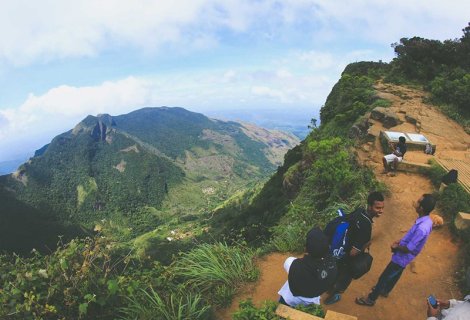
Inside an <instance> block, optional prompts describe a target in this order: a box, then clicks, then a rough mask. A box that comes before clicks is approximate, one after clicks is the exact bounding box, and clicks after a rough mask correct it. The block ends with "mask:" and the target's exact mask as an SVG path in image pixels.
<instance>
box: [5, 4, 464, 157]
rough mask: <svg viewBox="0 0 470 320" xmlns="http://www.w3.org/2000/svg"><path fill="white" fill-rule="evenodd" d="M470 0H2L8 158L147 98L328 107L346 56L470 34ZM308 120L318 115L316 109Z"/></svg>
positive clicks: (288, 108)
mask: <svg viewBox="0 0 470 320" xmlns="http://www.w3.org/2000/svg"><path fill="white" fill-rule="evenodd" d="M469 12H470V1H468V0H465V1H463V0H462V1H456V0H447V1H434V0H426V1H423V0H419V1H418V0H406V1H402V0H394V1H386V0H374V1H372V0H370V1H368V0H349V1H339V0H337V1H332V0H277V1H276V0H251V1H248V0H218V1H216V0H172V1H163V0H153V1H152V0H99V1H97V0H74V1H69V0H34V1H31V0H0V161H5V160H11V159H15V158H17V157H24V155H25V153H31V152H32V151H34V150H35V149H39V148H40V147H41V146H42V145H44V144H46V143H48V142H49V141H50V140H51V139H52V138H53V137H54V136H56V135H57V134H60V133H62V132H65V131H67V130H69V129H71V128H73V127H74V126H75V125H76V124H77V123H78V122H80V121H81V120H82V119H83V118H85V117H86V116H87V115H89V114H91V115H97V114H100V113H108V114H111V115H119V114H125V113H128V112H130V111H133V110H136V109H139V108H142V107H159V106H170V107H184V108H186V109H188V110H191V111H195V112H201V113H204V114H207V115H210V114H213V113H217V114H221V113H223V111H224V110H227V111H228V110H238V112H246V113H247V114H249V113H250V112H255V110H276V112H277V113H279V112H285V114H286V115H289V114H294V113H299V112H300V113H305V117H306V118H307V119H311V118H318V112H319V109H320V108H321V106H322V105H323V104H324V103H325V100H326V97H327V95H328V94H329V92H330V91H331V88H332V86H333V85H334V84H335V83H336V82H337V81H338V79H339V77H340V75H341V72H342V71H343V69H344V67H345V66H346V65H347V64H348V63H351V62H356V61H379V60H382V61H384V62H389V61H390V60H391V59H392V58H393V57H394V52H393V48H391V44H392V43H395V42H398V41H399V39H400V38H403V37H408V38H410V37H413V36H420V37H423V38H428V39H437V40H446V39H456V38H460V37H461V36H462V29H463V28H464V27H465V26H467V24H468V22H469V21H470V16H469V15H468V13H469ZM307 123H308V121H307Z"/></svg>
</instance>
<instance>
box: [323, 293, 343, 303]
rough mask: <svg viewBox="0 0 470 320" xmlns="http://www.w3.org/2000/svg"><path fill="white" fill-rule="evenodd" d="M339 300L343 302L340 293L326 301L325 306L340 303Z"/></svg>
mask: <svg viewBox="0 0 470 320" xmlns="http://www.w3.org/2000/svg"><path fill="white" fill-rule="evenodd" d="M339 300H341V295H340V294H339V293H335V294H334V295H332V296H329V297H328V298H327V299H326V300H325V304H333V303H336V302H338V301H339Z"/></svg>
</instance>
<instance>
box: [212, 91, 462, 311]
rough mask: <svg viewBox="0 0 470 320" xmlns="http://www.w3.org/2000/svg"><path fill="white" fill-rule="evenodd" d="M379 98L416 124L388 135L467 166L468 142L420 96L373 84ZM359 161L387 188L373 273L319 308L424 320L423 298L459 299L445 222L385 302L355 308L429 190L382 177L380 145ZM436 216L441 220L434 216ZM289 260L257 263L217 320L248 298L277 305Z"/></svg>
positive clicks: (420, 183)
mask: <svg viewBox="0 0 470 320" xmlns="http://www.w3.org/2000/svg"><path fill="white" fill-rule="evenodd" d="M377 89H378V91H379V95H380V96H382V97H384V98H386V99H388V100H391V101H392V106H391V107H390V109H391V110H393V111H394V112H396V113H397V114H398V115H399V116H400V117H402V118H403V120H404V119H405V118H404V117H405V114H406V115H408V116H412V117H414V118H415V119H417V120H418V125H413V124H411V123H408V122H406V121H404V123H403V124H401V125H398V126H396V127H394V128H392V129H390V130H393V131H401V132H411V133H413V132H420V133H421V134H424V135H425V136H426V137H427V138H428V139H429V140H431V141H432V142H433V143H435V144H436V145H437V151H436V154H435V155H434V156H435V157H443V158H444V157H450V158H454V159H462V160H465V161H469V162H470V136H469V135H468V134H466V133H465V132H464V130H463V129H462V128H461V127H460V126H459V125H458V124H456V123H455V122H453V121H451V120H449V119H448V118H447V117H445V116H444V115H442V114H441V113H440V112H438V111H437V110H435V109H434V108H432V107H430V106H428V105H425V104H424V103H423V102H422V98H423V93H422V92H421V91H418V90H413V89H409V88H405V87H399V86H392V85H383V84H378V85H377ZM383 129H384V128H383V127H382V125H381V123H379V122H376V123H374V125H373V126H372V127H371V129H370V132H372V133H375V134H376V135H377V136H378V133H379V132H380V130H383ZM358 154H359V159H360V160H361V161H362V162H363V163H365V164H367V165H368V166H370V167H371V168H373V170H374V171H375V173H376V175H377V178H378V179H379V180H381V181H383V182H384V183H385V184H387V185H388V186H389V188H390V191H391V194H390V196H389V197H387V198H386V199H385V212H384V214H383V215H382V216H381V217H380V218H378V219H376V220H375V223H374V227H373V232H372V246H371V254H372V255H373V257H374V262H373V265H372V269H371V270H370V272H369V273H368V274H366V275H365V276H364V277H363V278H361V279H360V280H357V281H353V283H352V284H351V285H350V287H349V288H348V290H347V291H346V292H345V293H344V294H343V295H342V300H341V301H340V302H338V303H336V304H334V305H332V306H324V307H325V309H332V310H334V311H337V312H342V313H346V314H350V315H354V316H357V317H358V318H359V319H360V320H381V319H383V320H395V319H396V320H398V319H400V320H403V319H424V318H425V315H426V304H425V297H426V296H427V295H429V294H430V293H433V294H435V295H436V296H438V297H443V298H461V293H460V292H459V290H458V288H457V286H456V284H455V278H454V276H455V273H456V271H457V270H458V268H459V266H458V243H455V242H454V241H453V237H452V235H451V234H450V232H449V229H448V226H447V224H448V223H449V221H446V225H444V227H441V228H438V229H435V230H433V232H432V233H431V236H430V238H429V240H428V242H427V244H426V246H425V248H424V249H423V251H422V252H421V254H420V255H419V256H418V257H417V259H416V260H415V263H414V268H410V267H408V268H406V270H405V271H404V273H403V275H402V277H401V279H400V280H399V282H398V283H397V285H396V287H395V288H394V290H393V291H392V292H391V294H390V296H389V297H388V298H379V300H377V303H376V305H375V306H374V307H372V308H370V307H363V306H358V305H356V304H355V303H354V299H355V297H358V296H362V295H365V294H367V293H368V292H369V291H370V288H371V287H372V286H373V285H375V283H376V281H377V279H378V277H379V276H380V274H381V272H382V271H383V269H384V268H385V266H386V265H387V264H388V262H389V261H390V258H391V252H390V244H391V243H392V242H393V241H394V240H398V239H400V238H401V237H402V236H403V235H404V233H405V232H406V231H407V230H408V229H409V228H410V227H411V226H412V225H413V223H414V221H415V219H416V218H417V215H416V213H415V211H414V209H413V207H412V201H413V200H417V199H418V198H419V197H420V196H421V195H422V194H423V193H432V192H433V191H434V190H433V187H432V185H431V183H430V182H429V181H428V179H427V178H425V177H423V176H420V175H417V174H411V173H403V172H400V173H398V175H397V176H395V177H390V176H387V175H382V174H380V172H381V171H382V164H381V158H382V156H383V153H382V150H381V147H380V143H379V142H378V140H377V139H376V141H375V142H373V143H368V144H364V145H363V146H362V147H361V148H360V149H359V150H358ZM429 157H431V156H427V155H425V154H424V153H421V152H417V151H409V152H408V153H407V154H406V159H407V160H408V161H412V162H423V163H425V162H426V161H427V160H428V158H429ZM435 213H437V214H440V212H439V211H435ZM288 256H289V254H281V253H273V254H270V255H268V256H266V257H264V258H263V259H261V260H260V261H259V267H260V270H261V277H260V280H259V281H258V282H257V283H256V284H253V285H249V286H247V287H245V288H244V290H243V292H242V293H241V294H239V295H238V296H237V297H236V298H235V299H234V301H233V303H232V306H231V307H230V308H228V309H226V310H222V311H221V312H220V313H219V315H218V318H219V319H231V317H230V314H231V313H232V312H233V311H234V310H236V309H237V308H238V302H239V301H240V300H242V299H246V298H248V297H251V298H252V299H253V301H254V302H255V303H256V304H260V303H261V302H262V301H265V300H273V301H277V299H278V295H277V291H278V290H279V288H280V287H281V286H282V285H283V283H284V282H285V281H286V279H287V274H286V273H285V271H284V269H283V263H284V260H285V258H286V257H288Z"/></svg>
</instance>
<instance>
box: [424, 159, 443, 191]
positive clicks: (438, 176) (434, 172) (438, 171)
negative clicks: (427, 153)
mask: <svg viewBox="0 0 470 320" xmlns="http://www.w3.org/2000/svg"><path fill="white" fill-rule="evenodd" d="M429 164H430V165H431V167H430V168H429V169H426V171H425V172H424V173H425V174H426V176H427V177H428V178H429V179H430V180H431V182H432V184H433V185H434V186H435V187H439V185H440V184H441V182H442V177H443V176H444V175H445V174H446V170H445V169H444V168H442V167H441V166H440V165H439V164H438V163H437V162H436V161H435V160H433V159H431V160H430V161H429Z"/></svg>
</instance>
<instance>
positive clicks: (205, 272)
mask: <svg viewBox="0 0 470 320" xmlns="http://www.w3.org/2000/svg"><path fill="white" fill-rule="evenodd" d="M254 255H255V252H254V251H253V250H252V249H249V248H246V247H240V246H232V247H229V246H227V245H226V244H224V243H216V244H203V245H200V246H199V247H197V248H195V249H193V250H191V251H189V252H185V253H182V254H181V256H180V257H179V259H178V260H177V261H176V262H175V264H174V268H173V272H174V274H175V275H177V276H178V277H181V278H183V281H184V282H185V283H186V284H187V285H188V286H189V287H190V288H193V289H195V290H197V292H201V293H203V294H205V295H206V297H207V298H208V300H211V301H213V302H214V303H215V304H216V305H221V306H225V305H227V304H228V303H229V302H230V301H231V298H232V296H233V294H234V293H235V292H236V290H237V288H238V287H239V285H240V284H241V283H242V282H246V281H255V280H256V279H257V278H258V276H259V270H258V269H257V267H256V265H255V263H254V259H253V258H254Z"/></svg>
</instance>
